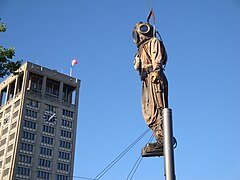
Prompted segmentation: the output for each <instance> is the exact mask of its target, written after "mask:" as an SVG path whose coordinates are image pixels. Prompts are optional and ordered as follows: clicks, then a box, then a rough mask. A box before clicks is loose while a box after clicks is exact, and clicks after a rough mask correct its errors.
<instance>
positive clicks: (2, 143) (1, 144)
mask: <svg viewBox="0 0 240 180" xmlns="http://www.w3.org/2000/svg"><path fill="white" fill-rule="evenodd" d="M6 141H7V139H6V138H4V139H3V140H1V141H0V146H3V145H4V144H5V143H6Z"/></svg>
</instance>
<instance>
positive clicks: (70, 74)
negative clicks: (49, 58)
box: [70, 66, 72, 77]
mask: <svg viewBox="0 0 240 180" xmlns="http://www.w3.org/2000/svg"><path fill="white" fill-rule="evenodd" d="M70 77H72V66H71V67H70Z"/></svg>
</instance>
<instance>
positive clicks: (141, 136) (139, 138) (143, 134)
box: [94, 128, 150, 180]
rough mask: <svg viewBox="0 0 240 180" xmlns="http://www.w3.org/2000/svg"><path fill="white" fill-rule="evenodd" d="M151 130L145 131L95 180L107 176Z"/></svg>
mask: <svg viewBox="0 0 240 180" xmlns="http://www.w3.org/2000/svg"><path fill="white" fill-rule="evenodd" d="M149 130H150V128H148V129H147V130H146V131H144V132H143V133H142V134H141V135H140V136H139V137H138V138H137V139H136V140H135V141H134V142H132V143H131V144H130V145H129V146H128V147H127V148H126V149H125V150H124V151H123V152H122V153H121V154H119V155H118V156H117V157H116V158H115V159H114V160H113V161H112V162H111V163H110V164H109V165H108V166H106V167H105V168H104V169H103V170H102V171H101V172H100V173H99V174H98V175H97V176H96V177H95V178H94V180H99V179H100V178H101V177H102V176H103V175H105V174H106V173H107V172H108V171H109V170H110V169H111V168H112V167H113V166H114V165H115V164H116V163H117V162H118V161H119V160H120V159H121V158H122V157H123V156H124V155H125V154H126V153H127V152H128V151H129V150H130V149H132V147H133V146H135V145H136V144H137V143H138V142H139V141H140V140H141V139H142V138H143V137H144V136H145V135H146V134H147V133H148V132H149Z"/></svg>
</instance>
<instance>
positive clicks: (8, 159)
mask: <svg viewBox="0 0 240 180" xmlns="http://www.w3.org/2000/svg"><path fill="white" fill-rule="evenodd" d="M11 158H12V156H9V157H7V158H6V160H5V164H8V163H10V162H11Z"/></svg>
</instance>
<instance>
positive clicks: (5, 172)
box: [3, 168, 10, 177]
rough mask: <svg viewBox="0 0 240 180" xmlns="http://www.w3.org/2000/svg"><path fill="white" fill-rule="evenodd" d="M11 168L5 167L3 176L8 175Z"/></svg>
mask: <svg viewBox="0 0 240 180" xmlns="http://www.w3.org/2000/svg"><path fill="white" fill-rule="evenodd" d="M9 169H10V168H7V169H4V171H3V177H5V176H7V175H8V173H9Z"/></svg>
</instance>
